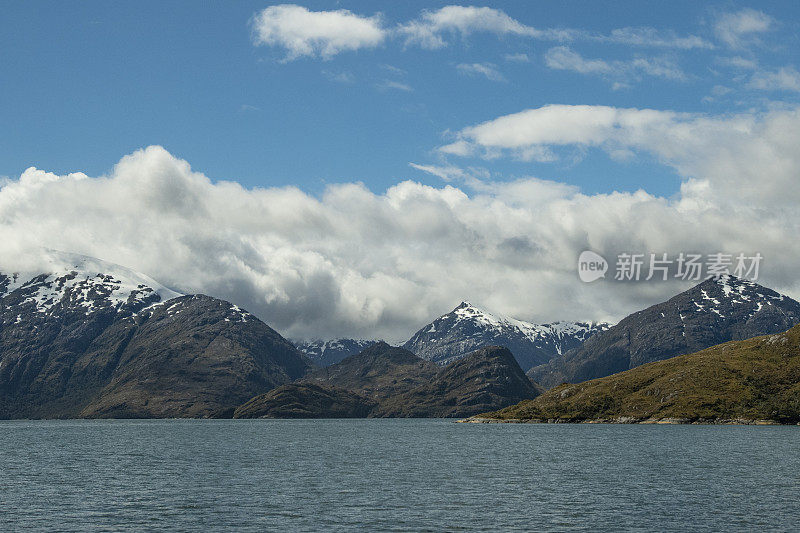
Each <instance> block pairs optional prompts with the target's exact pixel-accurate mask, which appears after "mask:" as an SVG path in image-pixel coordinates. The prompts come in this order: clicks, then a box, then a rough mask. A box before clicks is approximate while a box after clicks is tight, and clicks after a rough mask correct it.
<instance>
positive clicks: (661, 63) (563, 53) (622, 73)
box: [545, 46, 686, 86]
mask: <svg viewBox="0 0 800 533" xmlns="http://www.w3.org/2000/svg"><path fill="white" fill-rule="evenodd" d="M545 64H546V65H547V66H548V67H550V68H552V69H556V70H570V71H572V72H578V73H580V74H593V75H599V76H602V77H605V78H609V79H613V80H616V81H617V83H618V84H620V85H622V86H624V85H627V83H628V82H629V81H631V80H638V79H639V78H640V77H641V76H642V75H646V76H652V77H656V78H663V79H668V80H684V79H686V75H685V74H684V73H683V71H682V70H681V69H680V67H679V66H678V65H676V64H675V63H674V62H673V61H671V60H669V59H667V58H663V57H662V58H653V57H636V58H634V59H630V60H627V61H621V60H612V61H606V60H604V59H587V58H585V57H583V56H581V55H580V54H579V53H577V52H575V51H574V50H572V49H570V48H569V47H567V46H556V47H554V48H551V49H549V50H548V51H547V52H546V53H545Z"/></svg>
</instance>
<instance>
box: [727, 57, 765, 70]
mask: <svg viewBox="0 0 800 533" xmlns="http://www.w3.org/2000/svg"><path fill="white" fill-rule="evenodd" d="M718 62H719V63H720V64H722V65H726V66H729V67H733V68H738V69H743V70H753V69H755V68H757V67H758V62H757V61H756V60H755V59H747V58H745V57H741V56H734V57H722V58H719V59H718Z"/></svg>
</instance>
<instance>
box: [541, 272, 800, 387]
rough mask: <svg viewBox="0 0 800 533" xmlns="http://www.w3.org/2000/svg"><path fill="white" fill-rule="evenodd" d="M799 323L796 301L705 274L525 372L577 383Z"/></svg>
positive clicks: (550, 381)
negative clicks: (659, 301)
mask: <svg viewBox="0 0 800 533" xmlns="http://www.w3.org/2000/svg"><path fill="white" fill-rule="evenodd" d="M798 323H800V303H798V302H797V301H795V300H793V299H791V298H789V297H788V296H785V295H782V294H779V293H777V292H775V291H773V290H772V289H768V288H766V287H763V286H761V285H758V284H757V283H754V282H752V281H748V280H743V279H739V278H736V277H734V276H721V277H720V278H718V279H715V278H709V279H707V280H706V281H704V282H702V283H700V284H698V285H696V286H694V287H692V288H691V289H689V290H687V291H684V292H682V293H680V294H678V295H677V296H674V297H673V298H671V299H670V300H668V301H666V302H663V303H660V304H657V305H654V306H652V307H649V308H647V309H645V310H643V311H639V312H636V313H634V314H632V315H630V316H628V317H626V318H624V319H623V320H622V321H620V323H619V324H617V325H616V326H614V327H612V328H610V329H609V330H608V331H605V332H603V333H600V334H598V335H596V336H594V337H592V338H591V339H589V340H588V341H587V342H586V343H585V344H583V345H582V346H580V347H578V348H576V349H574V350H572V351H570V352H567V353H565V354H564V355H562V356H560V357H557V358H555V359H553V360H552V361H550V362H549V363H547V364H545V365H541V366H538V367H536V368H534V369H532V370H531V371H530V372H529V373H528V375H529V376H530V377H531V378H533V379H534V380H536V381H537V382H538V383H540V384H541V385H543V386H545V387H553V386H555V385H559V384H561V383H563V382H570V383H578V382H581V381H586V380H589V379H594V378H600V377H604V376H608V375H611V374H615V373H617V372H622V371H624V370H629V369H631V368H633V367H636V366H639V365H643V364H645V363H650V362H652V361H659V360H662V359H668V358H670V357H675V356H677V355H683V354H688V353H693V352H696V351H699V350H702V349H705V348H708V347H710V346H713V345H715V344H721V343H723V342H728V341H733V340H743V339H748V338H751V337H756V336H759V335H767V334H772V333H782V332H784V331H786V330H787V329H789V328H791V327H792V326H794V325H796V324H798Z"/></svg>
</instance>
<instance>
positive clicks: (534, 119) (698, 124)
mask: <svg viewBox="0 0 800 533" xmlns="http://www.w3.org/2000/svg"><path fill="white" fill-rule="evenodd" d="M798 119H800V110H798V109H791V110H783V111H781V110H778V111H773V112H769V113H766V114H763V115H760V114H741V115H734V116H722V117H709V116H705V115H700V114H688V113H675V112H672V111H658V110H652V109H622V108H615V107H607V106H588V105H578V106H571V105H548V106H544V107H540V108H536V109H529V110H527V111H522V112H520V113H515V114H512V115H506V116H502V117H499V118H496V119H494V120H490V121H488V122H484V123H482V124H478V125H475V126H471V127H468V128H464V129H463V130H461V131H460V132H459V133H458V135H457V140H456V141H455V143H454V144H456V145H457V146H458V150H453V149H452V148H451V146H452V145H448V146H445V147H443V151H444V152H445V153H448V154H453V155H459V154H464V155H469V154H479V155H482V156H484V157H488V158H496V157H498V156H502V155H510V156H512V157H517V158H520V159H530V157H529V156H528V154H529V153H531V150H533V151H537V150H550V151H554V150H557V149H559V147H567V146H576V147H583V148H591V147H598V148H601V149H603V150H605V151H607V152H609V153H611V152H613V151H616V150H619V149H627V150H633V151H638V152H645V153H649V154H652V155H654V156H656V157H657V158H658V159H659V160H661V161H662V162H663V163H665V164H667V165H669V166H671V167H673V168H674V169H675V170H676V171H677V172H678V173H679V174H680V175H681V176H682V177H683V178H684V179H687V180H688V179H693V178H697V179H700V178H702V179H707V180H709V181H710V182H711V183H712V184H714V185H715V192H716V194H719V195H724V196H735V195H742V196H744V197H746V198H750V199H753V200H756V199H761V200H763V201H768V202H771V203H791V202H796V201H800V187H799V186H798V176H800V153H799V152H797V150H794V149H791V148H790V147H791V146H792V143H800V120H798ZM551 153H554V152H551ZM766 176H768V178H767V177H766Z"/></svg>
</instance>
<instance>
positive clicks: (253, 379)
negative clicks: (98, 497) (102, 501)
mask: <svg viewBox="0 0 800 533" xmlns="http://www.w3.org/2000/svg"><path fill="white" fill-rule="evenodd" d="M51 259H52V262H51V264H50V265H48V266H49V267H50V268H51V270H49V271H47V272H43V273H35V274H28V275H25V274H17V275H5V274H0V293H1V297H0V320H1V322H0V418H64V417H78V416H87V417H175V416H212V415H216V414H219V413H221V412H222V411H225V410H232V409H233V408H234V407H235V406H236V405H239V404H241V403H242V402H243V401H245V400H247V399H249V398H251V397H252V396H254V395H255V394H258V393H263V392H266V391H267V390H269V389H271V388H273V387H275V386H278V385H281V384H283V383H286V382H288V381H291V380H293V379H296V378H297V377H300V376H301V375H303V374H304V373H305V372H307V370H308V368H309V363H308V361H307V360H305V358H304V357H303V356H302V355H301V354H300V353H299V352H297V350H296V349H295V348H294V347H293V346H292V345H291V344H290V343H288V342H287V341H285V340H284V339H283V338H282V337H280V335H278V334H277V333H276V332H275V331H273V330H272V329H270V328H269V327H268V326H266V324H264V323H263V322H261V321H260V320H258V319H256V318H255V317H253V316H252V315H249V314H248V313H246V312H244V311H242V310H241V309H239V308H238V307H236V306H234V305H231V304H229V303H227V302H223V301H221V300H216V299H214V298H210V297H207V296H181V295H179V294H178V293H175V292H173V291H170V290H169V289H166V288H164V287H163V286H161V285H159V284H157V283H156V282H154V281H152V280H151V279H150V278H147V277H146V276H143V275H141V274H137V273H135V272H132V271H131V270H129V269H126V268H124V267H120V266H118V265H113V264H110V263H105V262H102V261H99V260H96V259H92V258H86V257H82V256H70V255H67V254H53V255H52V256H51Z"/></svg>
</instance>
